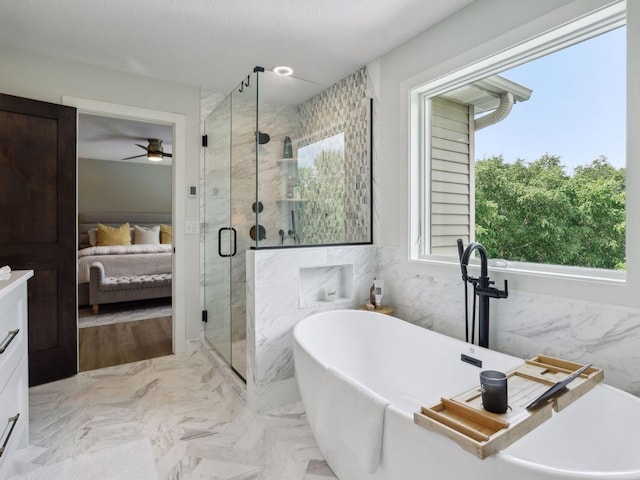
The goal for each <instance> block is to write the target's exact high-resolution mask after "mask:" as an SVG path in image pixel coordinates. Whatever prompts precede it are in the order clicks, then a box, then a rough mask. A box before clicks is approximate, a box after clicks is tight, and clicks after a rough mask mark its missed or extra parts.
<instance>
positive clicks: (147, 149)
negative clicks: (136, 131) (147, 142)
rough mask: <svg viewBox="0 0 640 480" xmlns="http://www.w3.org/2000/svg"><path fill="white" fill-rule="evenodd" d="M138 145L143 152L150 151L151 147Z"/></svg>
mask: <svg viewBox="0 0 640 480" xmlns="http://www.w3.org/2000/svg"><path fill="white" fill-rule="evenodd" d="M136 145H137V146H139V147H140V148H142V149H143V150H146V151H147V152H148V151H149V147H145V146H144V145H140V144H139V143H136Z"/></svg>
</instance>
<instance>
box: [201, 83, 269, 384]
mask: <svg viewBox="0 0 640 480" xmlns="http://www.w3.org/2000/svg"><path fill="white" fill-rule="evenodd" d="M256 97H257V74H256V73H253V74H251V75H250V76H249V77H247V79H246V80H244V81H243V82H242V83H241V84H240V86H239V88H236V89H235V90H234V91H233V92H232V93H231V94H230V95H229V96H227V98H225V100H224V101H223V102H222V103H221V104H220V105H219V106H218V107H217V108H216V109H215V110H214V111H213V112H212V113H211V115H210V116H209V117H208V118H207V119H206V121H205V130H206V133H207V138H208V147H206V148H205V172H204V174H205V180H204V185H205V187H204V190H205V193H204V195H205V196H204V202H205V206H204V211H205V240H204V257H205V272H204V298H205V308H206V309H207V311H208V323H207V325H206V326H205V337H206V338H207V340H208V341H209V343H210V344H211V345H212V346H213V347H214V348H215V349H216V350H217V351H218V353H220V354H221V355H222V357H223V358H224V359H225V360H226V361H227V362H228V363H229V364H230V365H231V366H232V367H233V369H234V370H235V371H236V372H237V373H238V374H239V375H240V376H241V377H242V378H246V375H247V373H246V358H247V355H246V351H247V350H246V259H245V257H246V255H245V254H246V251H247V249H249V248H251V247H252V246H255V245H256V240H255V238H254V237H255V235H256V229H255V225H256V215H257V213H256V211H255V210H256V208H257V206H256V205H255V202H256V164H257V151H256V144H257V140H256V115H257V98H256Z"/></svg>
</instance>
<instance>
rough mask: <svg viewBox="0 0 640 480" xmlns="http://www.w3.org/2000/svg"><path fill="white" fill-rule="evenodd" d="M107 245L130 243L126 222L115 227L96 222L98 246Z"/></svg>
mask: <svg viewBox="0 0 640 480" xmlns="http://www.w3.org/2000/svg"><path fill="white" fill-rule="evenodd" d="M107 245H131V229H130V227H129V223H128V222H127V223H123V224H122V225H120V226H119V227H117V228H116V227H110V226H108V225H103V224H101V223H99V224H98V246H99V247H102V246H107Z"/></svg>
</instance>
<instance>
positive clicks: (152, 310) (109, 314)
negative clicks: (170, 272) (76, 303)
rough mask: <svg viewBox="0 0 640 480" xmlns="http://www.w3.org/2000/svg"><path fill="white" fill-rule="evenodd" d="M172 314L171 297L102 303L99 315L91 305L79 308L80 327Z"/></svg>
mask: <svg viewBox="0 0 640 480" xmlns="http://www.w3.org/2000/svg"><path fill="white" fill-rule="evenodd" d="M171 314H172V311H171V299H170V298H157V299H152V300H144V301H135V302H121V303H108V304H105V305H100V310H99V312H98V314H97V315H94V314H93V312H92V311H91V307H89V306H88V307H82V308H79V309H78V328H87V327H98V326H100V325H112V324H114V323H125V322H133V321H136V320H145V319H147V318H158V317H169V316H171Z"/></svg>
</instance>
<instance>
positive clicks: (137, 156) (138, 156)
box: [122, 155, 146, 160]
mask: <svg viewBox="0 0 640 480" xmlns="http://www.w3.org/2000/svg"><path fill="white" fill-rule="evenodd" d="M140 157H146V155H136V156H135V157H127V158H123V159H122V160H131V159H132V158H140Z"/></svg>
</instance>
